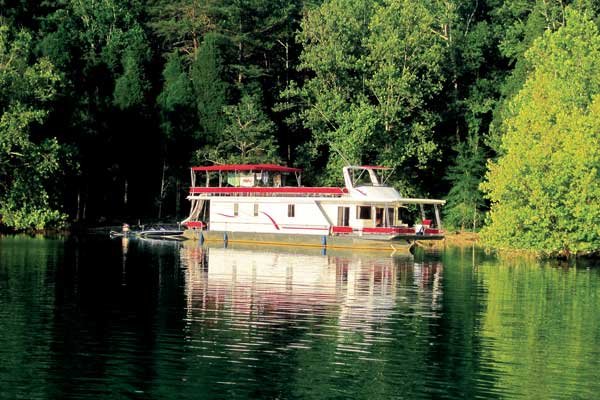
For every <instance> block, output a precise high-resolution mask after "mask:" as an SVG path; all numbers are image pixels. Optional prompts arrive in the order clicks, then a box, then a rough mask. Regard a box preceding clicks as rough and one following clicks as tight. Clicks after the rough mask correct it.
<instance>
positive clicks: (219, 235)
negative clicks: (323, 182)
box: [182, 164, 445, 250]
mask: <svg viewBox="0 0 600 400" xmlns="http://www.w3.org/2000/svg"><path fill="white" fill-rule="evenodd" d="M301 172H302V170H300V169H298V168H290V167H285V166H279V165H274V164H240V165H212V166H203V167H192V169H191V178H192V186H191V188H190V194H189V196H188V199H189V200H190V201H191V211H190V215H189V217H188V218H186V219H185V220H184V221H183V222H182V224H183V225H185V226H186V228H187V230H186V236H188V237H190V238H198V239H201V240H220V241H227V242H245V243H249V242H259V243H269V244H289V245H296V246H324V247H333V248H354V249H394V250H398V249H401V248H410V247H411V246H412V245H413V244H414V242H415V241H416V240H419V241H420V240H440V239H443V238H444V232H443V230H442V224H441V219H440V210H439V207H440V206H441V205H443V204H444V203H445V201H444V200H432V199H417V198H404V197H402V196H401V195H400V193H398V191H397V190H396V189H395V188H393V187H391V186H388V185H386V184H385V180H384V179H383V177H384V175H385V174H386V172H389V168H385V167H376V166H347V167H344V168H343V176H344V182H345V187H343V188H341V187H306V186H302V185H301V182H302V181H301ZM199 175H200V176H199ZM291 181H295V182H294V183H295V185H290V183H291ZM408 207H412V208H413V209H416V210H417V211H418V212H419V211H420V212H419V219H418V221H417V222H415V221H413V220H412V219H413V218H414V217H410V220H409V219H408V218H409V217H408V216H409V215H410V214H409V212H408ZM426 207H427V209H426Z"/></svg>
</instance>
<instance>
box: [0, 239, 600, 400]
mask: <svg viewBox="0 0 600 400" xmlns="http://www.w3.org/2000/svg"><path fill="white" fill-rule="evenodd" d="M0 398H6V399H17V398H22V399H74V398H79V399H91V398H102V399H105V398H117V399H118V398H123V399H204V398H206V399H213V398H214V399H230V398H240V399H246V398H266V399H274V398H277V399H387V398H389V399H464V398H485V399H495V398H503V399H504V398H507V399H513V398H520V399H595V398H600V266H597V265H594V264H593V263H587V264H585V265H581V264H579V265H560V264H557V263H541V262H538V261H535V260H519V259H512V260H508V261H503V260H499V259H497V258H494V257H491V256H486V255H484V254H483V253H482V252H481V251H479V250H477V249H471V248H468V249H448V250H445V251H442V252H435V253H417V254H416V255H415V256H414V257H411V256H403V255H390V254H382V253H371V254H360V253H350V252H348V253H329V254H322V253H321V252H320V251H319V250H315V251H307V250H304V251H300V250H294V249H282V248H279V249H272V248H265V247H262V248H229V249H224V248H210V249H205V248H202V247H198V245H197V244H195V243H192V242H186V243H185V244H181V243H178V242H155V241H143V240H127V239H124V240H122V239H116V240H109V239H108V238H104V237H71V238H43V237H27V236H5V237H1V238H0Z"/></svg>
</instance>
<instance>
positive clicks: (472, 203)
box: [444, 136, 485, 231]
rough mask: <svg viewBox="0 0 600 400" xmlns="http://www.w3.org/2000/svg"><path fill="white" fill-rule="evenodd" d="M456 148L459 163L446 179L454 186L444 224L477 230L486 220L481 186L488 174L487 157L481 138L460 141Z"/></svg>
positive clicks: (448, 201)
mask: <svg viewBox="0 0 600 400" xmlns="http://www.w3.org/2000/svg"><path fill="white" fill-rule="evenodd" d="M455 149H456V161H455V162H454V164H453V165H451V166H450V167H448V171H447V173H446V177H445V178H446V179H447V180H448V181H449V182H450V183H451V184H452V188H451V189H450V192H449V193H448V196H447V197H446V200H447V204H446V206H445V207H444V214H445V222H446V224H447V225H449V226H452V227H455V228H458V229H460V230H461V231H464V230H465V228H467V227H469V228H470V229H472V230H473V231H475V230H476V229H477V228H479V227H480V226H481V223H482V221H483V211H482V208H483V206H484V205H485V204H484V201H483V195H482V193H481V191H480V190H479V184H480V183H481V179H482V178H483V174H484V173H485V155H484V153H483V150H482V148H481V143H480V142H479V137H478V136H471V137H468V138H467V140H465V141H462V142H459V143H458V144H457V145H456V146H455Z"/></svg>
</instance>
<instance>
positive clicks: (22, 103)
mask: <svg viewBox="0 0 600 400" xmlns="http://www.w3.org/2000/svg"><path fill="white" fill-rule="evenodd" d="M31 47H32V36H31V34H29V33H28V32H26V31H20V32H14V31H13V30H11V29H10V28H9V27H8V26H7V25H3V24H0V224H3V225H5V226H8V227H12V228H15V229H27V228H36V229H42V228H45V227H48V226H60V225H62V223H63V222H64V221H65V215H64V214H63V213H62V212H61V211H60V206H59V204H57V203H58V202H57V199H56V194H57V193H56V192H55V189H54V188H53V183H55V181H54V180H55V179H56V178H57V176H56V175H58V174H59V171H60V170H61V168H62V167H63V166H64V152H65V148H64V147H62V146H61V145H60V144H59V143H58V141H57V140H56V138H54V137H47V138H41V139H38V140H36V139H34V138H33V137H32V135H31V131H32V129H33V128H34V127H35V126H36V125H40V124H42V123H43V121H44V119H45V117H46V115H47V109H46V107H47V104H48V102H49V101H50V100H51V99H52V98H53V97H54V95H55V94H56V86H57V84H58V82H59V80H60V78H59V75H58V73H57V71H56V70H55V68H54V66H53V65H52V64H51V63H50V61H49V60H48V59H47V58H37V59H35V58H33V56H32V54H31Z"/></svg>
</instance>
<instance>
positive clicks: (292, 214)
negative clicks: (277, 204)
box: [288, 204, 296, 218]
mask: <svg viewBox="0 0 600 400" xmlns="http://www.w3.org/2000/svg"><path fill="white" fill-rule="evenodd" d="M295 216H296V206H295V205H294V204H288V217H290V218H294V217H295Z"/></svg>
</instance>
